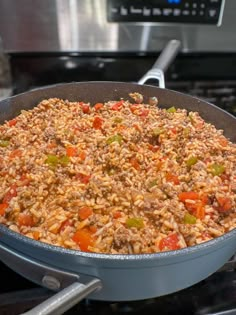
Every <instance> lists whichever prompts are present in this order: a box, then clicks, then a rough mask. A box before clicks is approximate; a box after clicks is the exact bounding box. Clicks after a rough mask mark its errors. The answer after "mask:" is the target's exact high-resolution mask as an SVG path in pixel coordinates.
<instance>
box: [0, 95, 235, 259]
mask: <svg viewBox="0 0 236 315" xmlns="http://www.w3.org/2000/svg"><path fill="white" fill-rule="evenodd" d="M132 96H134V94H133V95H132ZM139 99H140V101H141V102H142V100H141V98H139ZM88 105H90V104H85V103H83V102H69V101H67V100H65V101H64V100H61V99H57V98H53V99H49V100H43V101H42V102H41V103H40V104H39V105H38V106H37V107H35V108H34V109H32V110H29V111H25V110H23V111H22V112H21V114H20V115H19V116H17V117H16V118H15V119H13V120H11V121H8V122H5V124H4V125H2V126H0V132H1V136H0V162H1V163H0V174H1V177H0V202H1V204H0V214H1V215H0V223H2V224H5V225H6V226H8V227H9V228H10V229H12V230H14V231H16V232H19V233H22V234H24V235H25V236H27V237H30V238H34V239H35V240H38V241H41V242H46V243H50V244H53V245H57V246H63V247H66V248H70V249H77V250H84V251H91V252H99V253H111V254H117V253H119V254H120V253H122V254H139V253H154V252H159V251H165V250H173V249H179V248H184V247H187V246H192V245H196V244H199V243H202V242H205V241H207V240H210V239H213V238H215V237H218V236H220V235H222V234H224V233H226V232H228V231H230V230H232V229H234V228H235V227H236V214H235V208H236V207H235V205H236V145H235V144H233V143H231V142H230V141H229V140H228V139H226V138H225V137H224V136H223V132H222V131H221V130H216V128H215V127H214V126H213V125H212V124H209V123H207V122H205V121H203V119H202V118H201V117H200V116H199V114H198V113H196V112H190V113H188V112H187V111H186V110H183V109H177V110H175V108H171V109H169V110H166V109H160V108H158V107H156V106H154V105H147V104H131V103H130V102H129V101H123V100H121V101H118V102H116V101H110V102H107V103H105V104H100V105H96V106H95V107H88ZM92 105H93V104H92ZM188 196H189V197H188Z"/></svg>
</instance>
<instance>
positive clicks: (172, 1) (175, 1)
mask: <svg viewBox="0 0 236 315" xmlns="http://www.w3.org/2000/svg"><path fill="white" fill-rule="evenodd" d="M167 3H169V4H179V3H181V0H167Z"/></svg>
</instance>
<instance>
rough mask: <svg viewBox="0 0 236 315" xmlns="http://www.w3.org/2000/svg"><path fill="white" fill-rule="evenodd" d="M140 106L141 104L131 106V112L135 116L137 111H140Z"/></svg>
mask: <svg viewBox="0 0 236 315" xmlns="http://www.w3.org/2000/svg"><path fill="white" fill-rule="evenodd" d="M138 105H139V104H131V105H130V107H129V108H130V110H131V112H132V113H133V114H134V113H135V111H136V110H137V109H138Z"/></svg>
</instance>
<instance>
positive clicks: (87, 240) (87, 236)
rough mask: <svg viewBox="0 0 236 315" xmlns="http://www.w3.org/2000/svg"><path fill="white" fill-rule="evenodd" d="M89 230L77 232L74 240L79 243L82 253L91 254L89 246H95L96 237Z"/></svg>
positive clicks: (84, 229)
mask: <svg viewBox="0 0 236 315" xmlns="http://www.w3.org/2000/svg"><path fill="white" fill-rule="evenodd" d="M92 234H93V233H92V232H91V231H90V230H89V229H88V228H83V229H81V230H78V231H76V232H75V234H74V235H73V237H72V240H73V241H74V242H75V243H77V244H78V245H79V247H80V249H81V250H82V251H85V252H89V251H90V250H89V246H93V244H94V237H93V236H92Z"/></svg>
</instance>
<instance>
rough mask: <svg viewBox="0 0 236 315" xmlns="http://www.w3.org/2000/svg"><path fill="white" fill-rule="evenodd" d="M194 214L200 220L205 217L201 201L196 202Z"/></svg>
mask: <svg viewBox="0 0 236 315" xmlns="http://www.w3.org/2000/svg"><path fill="white" fill-rule="evenodd" d="M194 214H195V216H196V217H197V218H198V219H200V220H202V219H204V218H205V207H204V205H203V204H202V202H199V203H198V204H197V208H196V211H195V212H194Z"/></svg>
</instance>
